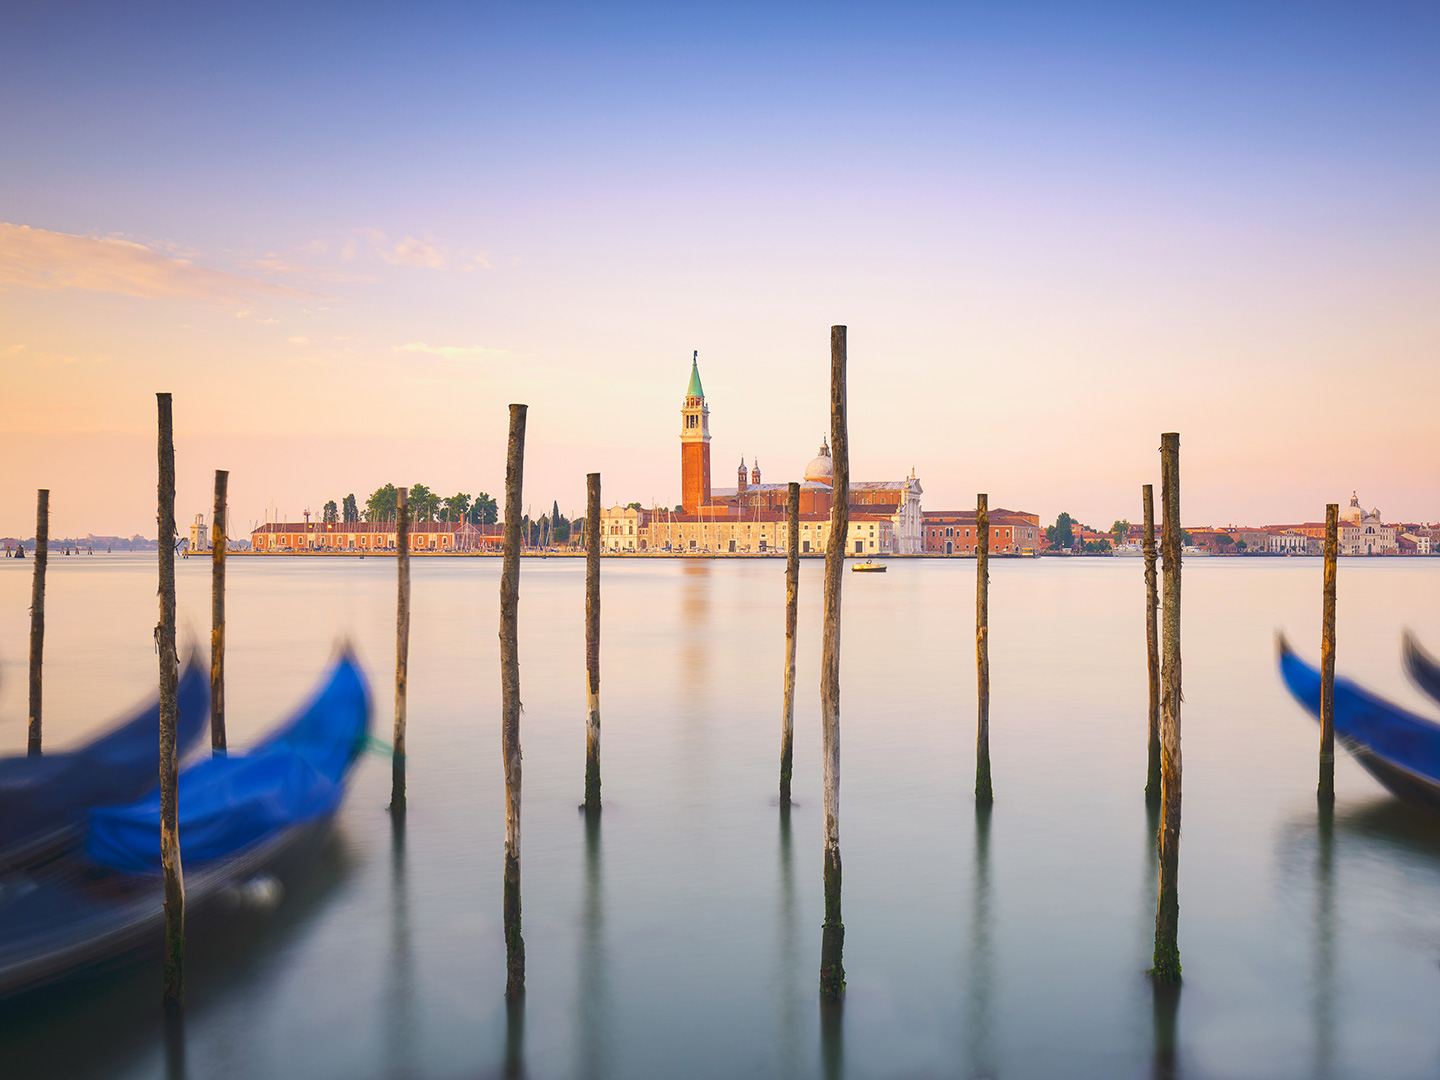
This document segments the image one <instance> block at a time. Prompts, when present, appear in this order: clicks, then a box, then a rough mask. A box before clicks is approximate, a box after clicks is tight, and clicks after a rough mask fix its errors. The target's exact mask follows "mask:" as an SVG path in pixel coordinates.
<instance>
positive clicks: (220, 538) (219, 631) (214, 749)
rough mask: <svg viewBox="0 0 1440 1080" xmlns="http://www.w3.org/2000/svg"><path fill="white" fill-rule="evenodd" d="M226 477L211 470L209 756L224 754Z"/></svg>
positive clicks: (219, 471)
mask: <svg viewBox="0 0 1440 1080" xmlns="http://www.w3.org/2000/svg"><path fill="white" fill-rule="evenodd" d="M229 484H230V474H229V473H228V472H227V471H226V470H224V469H216V470H215V510H214V513H213V514H212V515H211V518H212V520H211V522H210V525H211V528H210V752H211V753H212V754H223V753H225V540H226V530H227V529H228V527H229V522H228V520H227V519H226V513H225V505H226V490H227V488H228V487H229Z"/></svg>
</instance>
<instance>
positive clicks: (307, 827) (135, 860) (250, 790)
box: [0, 652, 370, 995]
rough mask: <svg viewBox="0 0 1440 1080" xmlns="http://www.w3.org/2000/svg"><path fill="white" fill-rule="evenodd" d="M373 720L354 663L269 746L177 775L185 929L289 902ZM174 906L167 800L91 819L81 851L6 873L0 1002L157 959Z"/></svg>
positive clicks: (332, 675)
mask: <svg viewBox="0 0 1440 1080" xmlns="http://www.w3.org/2000/svg"><path fill="white" fill-rule="evenodd" d="M369 717H370V691H369V687H368V685H367V684H366V681H365V677H364V675H363V674H362V672H361V671H360V668H359V665H358V664H357V663H356V661H355V659H354V657H353V656H351V655H350V654H349V653H348V652H347V653H345V654H344V655H342V656H341V657H340V658H339V659H338V660H337V661H336V662H335V663H334V665H333V666H332V668H331V670H330V671H329V673H328V674H327V676H326V678H325V680H324V681H323V682H322V684H321V686H320V688H319V690H318V691H317V692H316V693H315V694H314V696H313V697H312V698H311V700H310V701H309V702H308V703H307V704H306V705H305V706H304V707H302V708H301V709H300V710H299V712H297V713H296V714H295V716H293V717H292V718H291V719H290V720H289V721H288V722H287V723H286V724H284V725H283V726H282V727H281V728H280V729H279V730H277V731H276V732H275V733H274V734H272V735H271V736H270V737H269V738H268V739H266V740H265V741H264V742H262V743H261V744H260V745H258V746H256V747H255V748H254V749H253V750H250V751H249V752H248V753H244V754H231V755H228V756H226V755H221V756H215V757H209V758H205V759H202V760H200V761H198V762H197V763H195V764H194V765H191V766H190V767H188V768H186V769H185V770H184V771H183V772H182V773H181V774H180V782H179V807H180V811H179V813H180V821H179V826H180V828H179V832H180V843H181V860H182V865H183V866H184V869H185V906H186V919H187V923H190V922H192V921H193V922H194V923H195V924H196V925H197V926H201V927H203V926H204V925H205V924H206V923H207V922H213V921H215V920H217V919H223V918H224V917H225V916H226V915H227V914H229V913H233V912H234V911H236V910H237V909H238V908H241V907H244V906H251V907H254V906H261V907H268V906H273V904H274V903H275V902H277V901H278V898H279V896H280V895H281V894H282V892H283V878H284V877H285V876H289V875H290V874H291V873H292V872H293V873H298V872H300V871H301V870H303V869H304V866H305V863H306V862H307V861H308V855H309V853H311V852H313V851H314V850H315V849H316V848H317V847H318V843H319V841H320V840H322V839H323V838H324V834H325V832H326V830H327V829H328V827H329V824H330V822H331V820H332V818H333V816H334V814H335V811H336V810H337V809H338V808H339V806H340V802H341V800H342V799H343V798H344V794H345V788H346V783H347V781H348V778H349V774H350V771H351V769H352V767H353V766H354V764H355V761H356V759H357V758H358V757H359V755H360V753H361V751H362V750H363V748H364V745H365V739H366V736H367V733H368V730H369ZM163 904H164V882H163V880H162V878H161V876H160V797H159V793H158V791H157V792H155V793H152V794H151V795H150V796H148V797H146V798H143V799H140V800H138V801H134V802H131V803H129V804H126V805H120V806H111V807H103V808H99V809H96V810H93V811H92V812H91V813H90V814H89V816H88V820H87V822H86V828H85V840H84V848H83V851H76V852H75V853H74V854H73V855H70V856H67V857H65V858H62V859H58V860H55V861H53V862H51V863H48V864H45V865H42V866H33V867H29V868H27V869H26V870H23V871H18V872H13V873H10V874H5V875H0V995H6V994H13V993H18V992H23V991H26V990H30V989H33V988H35V987H37V986H41V985H44V984H46V983H51V982H56V981H60V980H63V979H66V978H69V977H72V976H75V975H79V974H83V973H87V972H91V971H94V970H97V969H103V968H105V967H108V966H111V965H114V964H117V963H121V962H123V961H124V960H126V959H128V958H130V957H133V956H137V955H140V954H143V953H146V952H152V951H158V950H159V949H160V948H161V945H162V939H163V926H164V921H165V914H164V906H163Z"/></svg>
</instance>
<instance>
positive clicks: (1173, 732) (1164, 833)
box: [1153, 431, 1181, 985]
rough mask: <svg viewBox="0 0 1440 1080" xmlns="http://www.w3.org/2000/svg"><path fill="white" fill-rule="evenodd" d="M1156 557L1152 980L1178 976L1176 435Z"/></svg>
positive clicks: (1163, 471) (1163, 485) (1166, 441)
mask: <svg viewBox="0 0 1440 1080" xmlns="http://www.w3.org/2000/svg"><path fill="white" fill-rule="evenodd" d="M1160 500H1161V503H1162V505H1163V508H1164V518H1163V524H1162V530H1163V533H1162V536H1161V552H1160V554H1161V558H1162V559H1163V560H1164V570H1165V611H1164V621H1163V624H1162V637H1161V670H1160V777H1161V783H1160V786H1161V793H1162V797H1161V804H1160V885H1159V890H1158V893H1157V896H1156V903H1155V967H1154V969H1153V971H1154V979H1155V982H1156V983H1157V984H1161V985H1166V984H1175V983H1178V982H1179V981H1180V943H1179V924H1180V892H1179V876H1180V547H1181V544H1180V436H1179V434H1177V433H1176V432H1173V431H1172V432H1167V433H1166V434H1164V435H1161V436H1160Z"/></svg>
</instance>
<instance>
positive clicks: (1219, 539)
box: [1215, 533, 1235, 548]
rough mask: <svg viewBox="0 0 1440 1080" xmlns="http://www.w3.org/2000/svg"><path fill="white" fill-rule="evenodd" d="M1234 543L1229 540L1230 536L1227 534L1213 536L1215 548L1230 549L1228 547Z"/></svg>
mask: <svg viewBox="0 0 1440 1080" xmlns="http://www.w3.org/2000/svg"><path fill="white" fill-rule="evenodd" d="M1234 543H1235V541H1234V540H1232V539H1231V538H1230V534H1229V533H1216V534H1215V546H1216V547H1222V548H1227V547H1230V546H1231V545H1232V544H1234Z"/></svg>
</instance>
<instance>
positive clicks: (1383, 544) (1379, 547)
mask: <svg viewBox="0 0 1440 1080" xmlns="http://www.w3.org/2000/svg"><path fill="white" fill-rule="evenodd" d="M1339 540H1340V554H1341V555H1398V554H1399V552H1400V545H1399V544H1397V543H1396V542H1395V526H1393V525H1386V524H1385V523H1384V522H1383V521H1382V520H1381V517H1380V509H1379V508H1378V507H1376V508H1375V509H1373V510H1366V509H1365V508H1364V507H1362V506H1361V505H1360V497H1359V495H1358V494H1357V493H1355V492H1353V491H1352V492H1351V493H1350V505H1349V506H1347V507H1346V508H1345V509H1343V510H1341V511H1340V537H1339Z"/></svg>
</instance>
